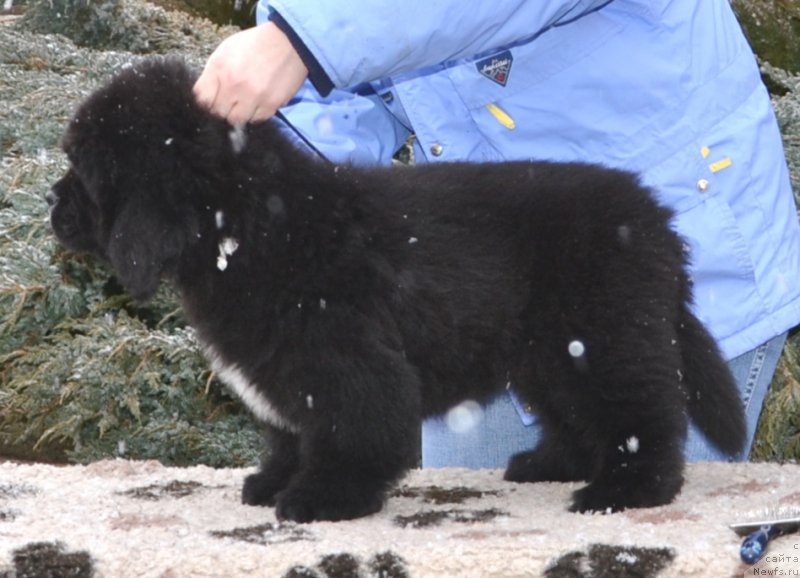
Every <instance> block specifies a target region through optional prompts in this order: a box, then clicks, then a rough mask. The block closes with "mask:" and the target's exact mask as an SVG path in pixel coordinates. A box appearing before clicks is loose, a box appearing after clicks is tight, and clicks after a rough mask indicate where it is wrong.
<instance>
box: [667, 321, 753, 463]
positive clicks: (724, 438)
mask: <svg viewBox="0 0 800 578" xmlns="http://www.w3.org/2000/svg"><path fill="white" fill-rule="evenodd" d="M678 333H679V335H680V343H681V355H682V357H683V385H684V387H685V388H686V392H687V397H688V408H689V415H690V416H691V418H692V420H694V422H695V423H696V424H697V425H698V427H699V428H700V430H701V431H702V432H703V433H704V434H705V435H706V436H707V437H708V439H709V440H711V441H712V442H713V443H714V445H715V446H717V447H718V448H719V449H720V450H722V451H723V452H725V453H726V454H728V455H730V456H736V455H738V454H739V453H740V452H741V451H742V450H743V449H744V446H745V443H746V441H747V424H746V422H745V416H744V408H743V405H742V400H741V398H740V396H739V392H738V390H737V387H736V384H735V382H734V380H733V376H732V375H731V372H730V370H729V369H728V366H727V365H726V364H725V361H724V360H723V358H722V355H721V354H720V352H719V349H718V348H717V344H716V342H715V341H714V339H713V338H712V337H711V335H710V334H709V333H708V331H707V330H706V328H705V327H703V325H702V323H700V321H699V320H698V319H697V318H696V317H695V316H694V315H693V314H692V312H691V311H690V310H689V308H688V306H686V305H683V306H682V313H681V321H680V324H679V326H678Z"/></svg>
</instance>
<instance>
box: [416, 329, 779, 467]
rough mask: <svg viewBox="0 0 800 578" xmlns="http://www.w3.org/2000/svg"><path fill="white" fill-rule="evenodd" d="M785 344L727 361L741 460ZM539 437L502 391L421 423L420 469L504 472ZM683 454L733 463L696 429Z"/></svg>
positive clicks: (769, 345) (775, 341) (763, 347)
mask: <svg viewBox="0 0 800 578" xmlns="http://www.w3.org/2000/svg"><path fill="white" fill-rule="evenodd" d="M785 341H786V334H783V335H779V336H778V337H775V338H773V339H771V340H770V341H768V342H767V343H765V344H763V345H761V346H759V347H757V348H755V349H754V350H752V351H749V352H747V353H745V354H742V355H740V356H739V357H736V358H734V359H732V360H731V361H729V362H728V366H729V367H730V369H731V372H732V373H733V376H734V379H735V380H736V385H737V386H738V388H739V391H740V393H741V396H742V400H743V402H744V405H745V415H746V418H747V433H748V438H747V449H746V451H745V452H743V454H742V455H740V456H738V457H737V458H736V459H738V460H744V459H746V458H747V455H748V454H749V453H750V446H751V445H752V443H753V437H754V436H755V429H756V425H757V424H758V417H759V415H760V413H761V406H762V405H763V403H764V398H765V397H766V394H767V390H768V388H769V385H770V383H771V381H772V376H773V374H774V373H775V367H776V366H777V364H778V360H779V359H780V355H781V352H782V351H783V344H784V342H785ZM523 420H524V421H525V422H526V423H527V424H529V425H526V423H523ZM539 435H540V431H539V428H538V426H537V425H536V420H535V417H533V416H526V415H525V414H524V412H523V411H522V409H521V408H519V407H518V405H517V404H516V403H515V402H514V401H513V400H512V398H511V396H510V395H508V394H507V393H502V394H500V395H498V396H497V397H495V398H494V399H493V400H492V401H491V402H490V403H489V404H487V405H486V406H484V407H478V406H477V404H474V403H465V404H462V405H460V406H458V407H457V408H455V409H454V410H451V411H450V412H449V413H448V414H447V415H445V416H441V417H436V418H430V419H428V420H426V421H425V422H424V423H423V425H422V466H423V467H425V468H437V467H463V468H472V469H478V468H504V467H505V466H506V464H507V462H508V459H509V458H510V457H511V456H512V455H514V454H515V453H517V452H520V451H524V450H527V449H531V448H533V447H534V446H536V444H537V442H538V439H539ZM685 453H686V457H687V459H688V460H689V461H701V460H728V459H729V458H728V457H727V456H725V455H724V454H721V453H720V452H719V451H717V449H716V448H714V447H713V446H712V445H711V444H710V443H708V442H707V441H706V439H705V438H704V437H703V434H701V433H700V432H699V431H698V430H697V429H696V428H695V427H694V426H693V425H692V426H691V427H690V429H689V436H688V439H687V441H686V449H685Z"/></svg>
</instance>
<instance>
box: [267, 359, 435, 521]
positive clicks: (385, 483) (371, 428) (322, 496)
mask: <svg viewBox="0 0 800 578" xmlns="http://www.w3.org/2000/svg"><path fill="white" fill-rule="evenodd" d="M379 349H382V348H381V347H380V346H378V345H372V347H370V350H371V351H369V352H361V355H359V356H358V358H357V359H352V360H347V361H345V362H344V367H343V366H342V365H339V367H337V368H336V369H331V370H330V371H328V372H327V375H328V376H329V378H330V379H329V380H327V382H326V383H325V385H324V386H320V387H317V392H316V393H315V394H314V395H313V397H309V399H313V407H309V408H307V414H308V418H307V419H304V420H303V422H302V424H301V426H300V428H299V429H300V467H299V469H298V471H297V472H296V473H295V474H294V475H293V476H292V478H291V480H290V481H289V485H288V487H287V488H286V489H285V490H283V491H282V492H280V493H279V494H278V495H277V496H276V502H277V504H276V510H275V512H276V515H277V517H278V518H279V519H286V520H293V521H296V522H310V521H312V520H347V519H353V518H359V517H362V516H367V515H369V514H373V513H375V512H377V511H379V510H380V509H381V507H382V505H383V502H384V499H385V496H386V491H387V490H388V489H389V488H390V487H391V486H392V485H393V484H394V482H395V481H397V480H398V479H399V478H400V477H401V476H402V475H403V474H404V473H405V472H406V471H407V469H408V468H409V467H411V466H412V465H413V464H414V460H415V458H416V455H417V448H418V429H419V403H420V402H419V384H418V380H417V376H416V373H415V372H414V371H413V369H412V368H410V367H409V366H408V364H407V363H406V362H405V360H403V359H402V354H401V353H399V352H394V351H391V352H387V351H386V350H385V349H384V350H383V351H377V350H379ZM340 361H341V359H340ZM343 369H344V371H343ZM337 370H338V371H337ZM337 374H338V375H337ZM309 405H312V404H309Z"/></svg>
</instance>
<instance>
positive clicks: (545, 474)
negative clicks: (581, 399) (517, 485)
mask: <svg viewBox="0 0 800 578" xmlns="http://www.w3.org/2000/svg"><path fill="white" fill-rule="evenodd" d="M539 422H540V424H541V427H542V438H541V440H540V441H539V444H538V445H537V446H536V447H535V448H534V449H532V450H530V451H525V452H520V453H518V454H516V455H514V456H512V457H511V459H510V460H509V462H508V467H507V468H506V472H505V475H504V476H503V477H504V479H505V480H506V481H509V482H573V481H579V480H588V479H589V478H590V476H591V473H592V471H593V470H594V466H595V461H596V459H595V456H593V455H592V453H591V451H590V450H589V449H588V448H586V447H581V445H580V439H579V436H578V434H577V432H575V431H574V430H573V429H572V428H570V427H569V426H568V425H567V424H565V423H556V422H555V421H554V420H553V419H552V416H546V415H540V416H539Z"/></svg>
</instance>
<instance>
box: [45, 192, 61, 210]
mask: <svg viewBox="0 0 800 578" xmlns="http://www.w3.org/2000/svg"><path fill="white" fill-rule="evenodd" d="M44 200H45V201H47V204H48V205H49V206H51V207H52V206H54V205H55V204H56V203H57V202H58V195H56V194H55V192H54V191H53V189H50V190H49V191H47V194H46V195H45V196H44Z"/></svg>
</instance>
